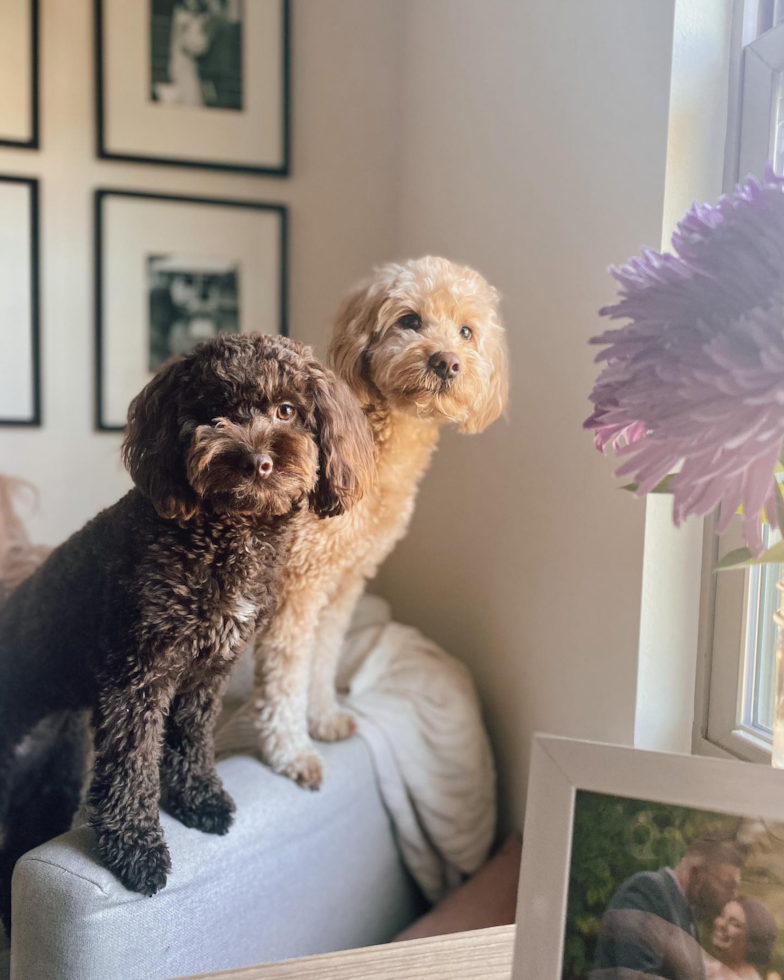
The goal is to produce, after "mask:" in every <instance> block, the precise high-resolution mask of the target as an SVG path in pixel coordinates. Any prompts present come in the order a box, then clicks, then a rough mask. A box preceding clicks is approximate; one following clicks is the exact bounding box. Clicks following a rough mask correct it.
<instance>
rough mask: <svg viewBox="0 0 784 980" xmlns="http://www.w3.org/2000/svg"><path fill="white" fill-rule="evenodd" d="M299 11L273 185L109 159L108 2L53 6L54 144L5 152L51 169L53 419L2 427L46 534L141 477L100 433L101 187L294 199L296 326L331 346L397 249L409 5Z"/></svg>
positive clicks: (333, 1) (46, 363) (49, 537)
mask: <svg viewBox="0 0 784 980" xmlns="http://www.w3.org/2000/svg"><path fill="white" fill-rule="evenodd" d="M293 6H294V24H293V96H294V106H293V109H294V146H293V153H294V161H293V163H294V176H293V177H292V178H291V179H288V180H274V179H263V178H257V177H243V176H234V175H224V174H219V173H212V172H208V171H204V172H200V171H198V170H193V169H182V170H179V169H176V168H171V167H155V166H147V167H142V166H131V165H125V164H115V163H110V162H100V161H98V160H97V159H96V158H95V152H94V148H95V137H94V120H93V105H94V98H93V47H92V8H93V2H92V0H67V2H65V0H53V2H46V3H43V4H42V5H41V9H42V17H43V23H42V53H43V64H42V82H43V105H42V120H43V130H42V132H43V149H42V150H41V151H39V152H30V151H23V150H11V149H4V148H0V173H10V174H24V175H27V176H35V177H39V178H40V179H41V184H42V186H41V193H42V212H41V215H42V242H43V266H42V276H43V324H42V347H43V408H44V420H45V424H44V427H43V428H41V429H39V430H31V429H12V428H2V427H0V472H4V473H16V474H18V475H20V476H25V477H27V478H29V479H31V480H32V481H33V482H34V483H35V484H36V485H37V486H38V487H39V488H40V496H41V502H40V509H39V511H38V513H37V514H35V515H34V516H33V517H32V518H31V519H30V526H31V530H32V533H33V535H34V536H35V537H36V538H37V539H38V540H40V541H44V542H49V543H56V542H58V541H60V540H61V539H63V538H64V537H66V536H67V535H68V534H70V533H71V532H72V531H73V530H75V529H76V528H78V527H80V526H81V525H82V524H83V523H84V522H85V520H87V519H88V518H89V517H91V516H92V515H93V514H95V513H96V511H97V510H99V509H100V508H101V507H103V506H105V505H107V504H109V503H112V502H113V501H114V500H116V499H117V497H118V496H119V495H120V494H121V493H123V492H124V491H125V489H126V488H127V487H128V486H129V483H128V479H127V476H126V475H125V473H124V471H123V470H122V468H121V465H120V462H119V454H118V448H119V442H120V440H119V437H118V436H115V435H111V434H106V433H102V434H96V433H93V431H92V426H93V397H94V395H93V391H94V376H93V356H94V355H93V309H92V196H91V195H92V190H93V188H94V187H96V186H108V187H123V188H139V189H143V190H156V191H162V192H171V193H187V194H204V195H209V196H213V197H216V196H217V197H219V196H226V197H238V198H243V199H244V198H250V199H257V200H268V201H275V202H282V203H285V204H288V205H289V206H290V209H291V210H290V232H291V235H290V240H291V252H290V259H291V265H290V284H291V305H290V313H291V324H290V326H291V332H292V334H293V335H294V336H297V337H299V338H301V339H303V340H306V341H310V342H315V343H317V344H319V345H323V343H324V342H325V340H326V337H327V331H328V322H329V318H330V316H331V314H332V312H333V310H334V308H335V307H336V305H337V303H338V301H339V299H340V296H341V295H342V293H343V292H344V291H345V290H346V289H347V287H348V286H349V285H350V284H351V283H352V282H353V281H354V280H355V279H357V278H359V277H361V276H363V275H365V274H366V272H367V269H368V267H369V266H370V265H371V264H373V263H376V262H381V261H384V260H386V259H387V258H388V257H389V256H390V254H394V253H395V252H396V229H395V223H394V214H395V192H396V189H397V177H398V173H397V166H398V165H397V153H398V124H399V108H400V99H399V94H398V93H399V85H398V81H399V78H400V73H401V66H400V61H399V51H400V47H401V44H402V34H401V31H402V25H401V22H400V17H399V4H398V3H397V2H396V0H372V2H367V0H295V3H294V5H293ZM267 327H268V325H267V324H259V329H262V330H263V329H265V328H267Z"/></svg>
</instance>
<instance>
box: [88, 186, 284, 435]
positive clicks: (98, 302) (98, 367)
mask: <svg viewBox="0 0 784 980" xmlns="http://www.w3.org/2000/svg"><path fill="white" fill-rule="evenodd" d="M109 197H123V198H133V199H137V200H153V201H161V202H174V203H178V204H193V205H197V206H206V207H213V206H218V207H229V208H247V209H252V210H257V211H272V212H274V213H276V214H278V215H279V217H280V237H279V249H280V270H279V285H278V289H279V310H280V321H279V326H278V331H279V333H280V334H281V335H282V336H284V337H288V335H289V328H288V306H289V304H288V280H289V273H288V208H287V207H286V206H285V205H283V204H276V203H269V202H266V201H247V200H237V199H236V198H220V197H201V196H196V195H185V194H162V193H156V192H151V191H133V190H123V189H119V188H107V187H100V188H98V189H97V190H96V191H95V192H94V203H93V208H94V210H93V220H94V269H95V272H94V275H95V283H94V318H95V362H94V370H95V404H94V420H95V430H96V431H97V432H123V431H124V426H121V425H110V424H108V423H107V422H105V421H104V418H103V394H104V380H103V352H104V324H103V270H104V231H103V217H104V210H103V204H104V201H105V200H106V199H107V198H109Z"/></svg>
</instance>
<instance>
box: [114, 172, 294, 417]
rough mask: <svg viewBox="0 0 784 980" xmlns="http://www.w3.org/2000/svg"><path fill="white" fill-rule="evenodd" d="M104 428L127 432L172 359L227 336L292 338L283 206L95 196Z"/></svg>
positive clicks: (134, 194)
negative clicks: (140, 396)
mask: <svg viewBox="0 0 784 980" xmlns="http://www.w3.org/2000/svg"><path fill="white" fill-rule="evenodd" d="M95 277H96V278H95V385H96V387H95V425H96V428H97V429H98V430H99V431H103V432H119V431H122V429H123V428H124V426H125V421H126V416H127V411H128V405H129V403H130V401H131V399H132V398H133V397H134V396H135V395H136V394H137V393H138V392H139V391H140V390H141V388H142V387H143V386H144V385H145V384H146V383H147V382H148V381H149V380H150V378H151V377H152V375H153V373H154V372H155V370H156V369H157V367H158V366H159V365H160V364H161V363H162V362H163V361H165V360H166V359H167V358H168V357H170V356H173V355H175V354H177V353H183V352H185V351H187V350H189V349H190V348H191V347H193V346H194V344H196V343H198V342H199V341H200V340H205V339H207V338H209V337H211V336H214V335H215V334H217V333H219V332H230V333H247V332H250V331H258V332H260V333H281V334H284V335H285V334H287V332H288V330H287V278H288V275H287V211H286V208H285V207H283V206H282V205H279V204H265V203H261V202H259V201H238V200H234V199H230V198H229V199H224V198H206V197H184V196H175V195H169V194H151V193H144V192H141V191H138V192H137V191H124V190H109V189H100V190H97V191H96V192H95Z"/></svg>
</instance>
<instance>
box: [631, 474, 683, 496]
mask: <svg viewBox="0 0 784 980" xmlns="http://www.w3.org/2000/svg"><path fill="white" fill-rule="evenodd" d="M674 476H675V473H668V474H667V476H665V478H664V479H663V480H662V481H661V483H657V484H656V486H655V487H654V488H653V490H649V491H648V492H649V493H672V490H670V482H671V480H672V478H673V477H674ZM639 485H640V484H639V483H627V484H626V486H624V487H621V490H629V491H631V492H632V493H634V492H635V490H637V488H638V487H639Z"/></svg>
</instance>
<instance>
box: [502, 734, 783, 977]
mask: <svg viewBox="0 0 784 980" xmlns="http://www.w3.org/2000/svg"><path fill="white" fill-rule="evenodd" d="M579 790H587V791H589V792H593V793H602V794H607V795H609V796H616V797H623V798H626V799H634V800H643V801H651V802H656V803H665V804H670V805H672V806H684V807H690V808H694V809H698V810H704V811H708V812H712V813H715V812H718V813H724V814H727V815H730V816H737V817H749V818H761V819H762V820H769V821H774V822H781V821H784V773H782V772H778V771H777V770H774V769H772V768H770V767H767V766H759V765H753V764H751V763H747V762H740V761H734V760H724V759H710V758H705V757H699V756H686V755H672V754H668V753H663V752H649V751H644V750H641V749H633V748H625V747H621V746H616V745H603V744H598V743H594V742H584V741H577V740H574V739H568V738H559V737H556V736H550V735H536V736H535V737H534V743H533V749H532V755H531V769H530V778H529V787H528V797H527V800H528V802H527V808H526V815H525V829H524V833H523V857H522V867H521V871H520V885H519V892H518V903H517V930H516V938H515V951H514V961H513V962H514V967H513V980H532V978H534V977H535V978H536V980H562V970H563V955H564V941H565V929H566V912H567V899H568V894H569V879H570V869H571V852H572V833H573V825H574V812H575V799H576V794H577V792H578V791H579ZM750 801H752V802H751V803H750Z"/></svg>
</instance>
